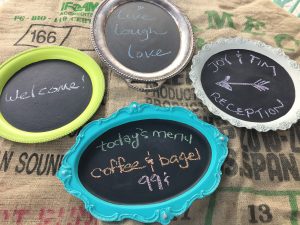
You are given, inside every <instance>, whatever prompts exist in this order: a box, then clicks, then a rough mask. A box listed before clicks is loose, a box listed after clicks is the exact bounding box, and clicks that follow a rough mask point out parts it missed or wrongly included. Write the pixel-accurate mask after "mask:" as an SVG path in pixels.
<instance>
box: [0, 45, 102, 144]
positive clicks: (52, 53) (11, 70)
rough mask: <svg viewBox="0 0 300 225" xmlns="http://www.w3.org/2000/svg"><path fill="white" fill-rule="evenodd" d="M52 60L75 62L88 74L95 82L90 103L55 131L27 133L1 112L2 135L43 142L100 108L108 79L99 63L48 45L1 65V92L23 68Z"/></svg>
mask: <svg viewBox="0 0 300 225" xmlns="http://www.w3.org/2000/svg"><path fill="white" fill-rule="evenodd" d="M49 59H58V60H65V61H69V62H72V63H74V64H76V65H78V66H80V67H81V68H82V69H84V70H85V71H86V72H87V74H88V75H89V77H90V79H91V83H92V89H93V90H92V97H91V100H90V103H89V105H88V106H87V107H86V109H85V110H84V111H83V113H82V114H81V115H80V116H78V117H77V118H76V119H75V120H73V121H72V122H70V123H69V124H66V125H64V126H62V127H60V128H57V129H55V130H51V131H47V132H27V131H23V130H20V129H17V128H15V127H14V126H12V125H11V124H9V123H8V122H7V121H6V120H5V119H4V117H3V116H2V114H0V136H1V137H4V138H6V139H9V140H11V141H15V142H21V143H40V142H46V141H51V140H54V139H57V138H60V137H63V136H65V135H67V134H69V133H71V132H72V131H74V130H76V129H78V128H79V127H80V126H82V125H83V124H84V123H86V122H87V121H88V120H89V119H90V118H91V117H92V116H93V114H94V113H95V112H96V110H97V109H98V107H99V105H100V103H101V101H102V99H103V96H104V90H105V80H104V75H103V73H102V70H101V69H100V67H99V65H98V64H97V63H96V62H95V61H94V60H93V59H92V58H91V57H90V56H88V55H87V54H85V53H83V52H80V51H78V50H76V49H72V48H66V47H58V46H46V47H39V48H35V49H30V50H27V51H24V52H21V53H20V54H17V55H15V56H14V57H12V58H10V59H8V60H7V61H6V62H4V63H3V64H2V65H0V94H1V93H2V90H3V88H4V86H5V84H6V83H7V81H8V80H9V79H10V78H11V77H12V76H14V74H15V73H16V72H17V71H19V70H20V69H22V68H23V67H25V66H27V65H29V64H32V63H35V62H39V61H43V60H49Z"/></svg>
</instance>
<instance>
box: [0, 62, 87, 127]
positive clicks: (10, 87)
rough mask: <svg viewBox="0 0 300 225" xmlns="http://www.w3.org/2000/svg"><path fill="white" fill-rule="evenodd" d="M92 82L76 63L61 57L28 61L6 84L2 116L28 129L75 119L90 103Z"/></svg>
mask: <svg viewBox="0 0 300 225" xmlns="http://www.w3.org/2000/svg"><path fill="white" fill-rule="evenodd" d="M91 97H92V83H91V80H90V78H89V76H88V74H87V73H86V72H85V71H84V70H83V69H82V68H81V67H79V66H78V65H76V64H73V63H71V62H68V61H63V60H44V61H40V62H37V63H33V64H30V65H28V66H26V67H24V68H22V69H21V70H19V71H18V72H17V73H15V74H14V76H13V77H12V78H11V79H10V80H9V81H8V82H7V83H6V85H5V87H4V88H3V91H2V93H1V97H0V109H1V113H2V116H3V117H4V119H5V120H7V122H8V123H10V124H11V125H12V126H14V127H16V128H18V129H20V130H24V131H28V132H46V131H51V130H54V129H57V128H59V127H62V126H64V125H66V124H68V123H70V122H71V121H73V120H74V119H76V118H77V117H78V116H79V115H80V114H81V113H83V111H84V110H85V108H86V107H87V106H88V104H89V103H90V100H91Z"/></svg>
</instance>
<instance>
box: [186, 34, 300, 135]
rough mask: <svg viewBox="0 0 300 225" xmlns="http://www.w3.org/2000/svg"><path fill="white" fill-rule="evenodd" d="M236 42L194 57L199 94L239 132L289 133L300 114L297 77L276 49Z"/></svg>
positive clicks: (192, 74)
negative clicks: (238, 128) (235, 125)
mask: <svg viewBox="0 0 300 225" xmlns="http://www.w3.org/2000/svg"><path fill="white" fill-rule="evenodd" d="M233 40H236V42H237V45H234V44H233V43H234V41H233ZM238 40H239V39H228V40H227V41H225V44H224V42H222V44H221V42H220V43H219V42H216V44H213V45H212V46H213V47H210V48H204V50H203V52H199V54H198V55H197V56H196V57H195V61H194V64H193V69H192V71H191V77H192V80H193V81H194V86H195V88H196V93H198V95H199V96H200V97H201V98H202V99H204V101H205V102H206V104H207V105H208V107H209V108H210V109H212V111H215V112H217V114H219V115H221V116H222V117H223V118H225V119H228V120H229V121H230V122H231V121H233V123H234V124H238V125H239V126H246V127H248V128H256V129H258V130H262V131H263V130H268V129H284V128H287V126H290V125H291V122H295V117H294V116H295V115H293V114H297V113H295V112H297V110H299V108H300V107H297V106H295V105H297V104H295V102H296V97H297V95H299V93H296V92H297V91H296V86H297V85H299V78H297V76H298V75H299V71H297V70H295V69H294V70H293V68H292V67H291V63H290V62H289V61H288V60H287V58H286V57H282V55H281V52H280V54H278V53H277V54H276V52H278V50H277V49H272V47H270V46H266V45H263V44H261V43H260V42H258V43H256V45H255V42H251V41H249V42H246V41H240V42H239V41H238ZM227 43H228V46H226V44H227ZM221 45H222V48H219V47H220V46H221ZM233 46H234V47H233ZM205 49H209V50H205ZM200 60H201V62H200ZM199 62H200V63H199ZM199 77H200V79H199ZM199 90H200V91H199ZM201 93H203V94H201ZM204 96H205V97H204ZM212 107H213V108H214V109H216V110H214V109H213V108H212ZM295 107H296V108H295ZM294 110H296V111H294ZM220 112H222V113H220ZM224 115H229V116H230V117H226V116H224ZM232 118H234V120H233V119H232ZM275 121H276V122H275ZM272 122H274V126H272V125H271V126H270V125H267V124H268V123H272ZM281 123H282V124H281ZM251 124H252V125H251ZM286 124H288V125H286Z"/></svg>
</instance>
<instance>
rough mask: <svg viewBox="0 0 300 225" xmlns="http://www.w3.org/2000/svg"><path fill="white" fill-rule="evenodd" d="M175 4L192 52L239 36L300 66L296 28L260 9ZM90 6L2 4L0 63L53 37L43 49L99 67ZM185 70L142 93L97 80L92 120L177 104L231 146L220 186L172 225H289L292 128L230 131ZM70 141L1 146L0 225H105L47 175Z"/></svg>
mask: <svg viewBox="0 0 300 225" xmlns="http://www.w3.org/2000/svg"><path fill="white" fill-rule="evenodd" d="M174 3H175V4H176V5H177V6H178V7H179V8H180V9H181V10H182V11H183V12H184V13H185V14H186V15H187V16H188V17H189V18H190V20H191V22H192V24H193V27H194V32H195V37H196V43H197V47H198V49H200V48H201V46H202V45H203V44H204V43H206V42H210V41H213V40H215V39H217V38H219V37H230V36H242V37H245V38H250V39H258V40H262V41H264V42H266V43H268V44H270V45H273V46H277V47H281V48H283V49H284V50H285V51H286V53H287V54H288V55H289V56H290V57H291V58H293V59H295V60H297V61H298V62H300V29H299V27H300V20H299V19H298V18H296V17H294V16H292V15H290V14H288V13H287V12H285V11H284V10H283V9H281V8H279V7H278V6H276V5H275V4H273V3H272V2H271V1H269V0H253V1H252V0H239V1H238V0H219V1H199V0H185V1H183V0H176V1H174ZM97 4H98V3H97V2H96V1H95V2H90V1H89V0H68V1H67V0H56V1H43V2H42V1H41V0H23V1H19V0H7V1H5V2H4V3H3V4H2V5H0V62H3V61H4V60H6V59H7V58H8V57H10V56H13V55H14V54H16V53H18V52H20V51H23V50H25V49H28V48H32V47H37V46H41V45H45V44H49V43H47V40H46V41H45V42H42V40H41V39H40V40H38V39H37V38H38V37H37V33H38V32H40V31H42V33H40V34H46V35H48V34H49V33H50V32H55V42H53V43H50V44H55V45H64V46H68V47H73V48H77V49H80V50H82V51H84V52H86V53H88V54H89V55H91V56H92V57H93V58H94V59H95V60H96V61H97V62H99V59H98V57H97V56H96V54H95V52H94V50H93V48H92V46H91V42H90V39H89V23H90V19H91V15H92V12H93V10H94V8H95V7H96V5H97ZM34 34H36V35H35V36H34ZM51 34H54V33H51ZM51 40H52V41H53V39H51ZM40 42H42V43H40ZM50 42H51V41H50ZM99 63H100V62H99ZM189 70H190V65H188V66H187V68H186V70H185V71H183V72H182V73H181V74H179V75H178V76H176V77H174V78H173V79H171V80H169V81H168V82H166V83H165V84H164V85H163V87H162V88H161V89H160V90H159V91H156V92H151V93H150V92H149V93H140V92H137V91H135V90H132V89H129V88H128V87H127V85H126V84H125V82H124V81H123V80H121V79H120V78H118V77H117V76H115V75H114V74H112V72H110V71H106V73H105V74H106V80H107V94H106V98H105V100H104V102H103V104H102V105H101V107H100V108H99V110H98V112H97V113H96V115H95V116H94V117H93V118H92V119H96V118H100V117H103V116H108V115H110V114H111V113H113V112H114V111H115V110H117V109H119V108H121V107H123V106H125V105H128V104H129V103H130V102H132V101H138V102H147V103H153V104H157V105H162V106H170V105H181V106H184V107H186V108H188V109H190V110H192V111H194V112H195V113H197V114H198V115H199V117H200V118H202V119H203V120H205V121H208V122H209V123H212V124H214V125H215V126H217V127H218V128H219V129H220V130H221V131H222V132H224V133H225V134H226V135H228V136H229V137H230V142H229V148H230V150H229V156H228V159H227V160H226V163H225V164H224V167H223V179H222V182H221V185H220V187H219V188H218V190H217V191H216V192H215V193H214V194H213V195H212V196H211V197H208V198H205V199H203V200H198V201H197V202H195V203H194V204H193V205H192V207H191V208H190V209H189V210H188V211H187V212H186V213H185V214H184V215H182V216H180V217H179V218H177V219H175V220H174V221H173V222H172V224H174V225H181V224H182V225H183V224H187V225H196V224H197V225H202V224H205V225H210V224H230V225H234V224H280V225H282V224H293V225H295V224H298V218H299V216H300V215H298V202H299V201H300V188H299V181H300V173H299V167H300V124H299V123H298V124H296V125H294V126H293V127H292V128H291V129H289V130H287V131H279V132H268V133H259V132H256V131H254V130H247V129H239V128H235V127H233V126H231V125H230V124H228V122H226V121H223V120H221V119H219V118H217V117H215V116H213V115H212V114H211V113H209V112H208V110H207V108H206V107H205V106H203V104H202V103H201V102H200V101H199V100H198V99H197V98H196V97H195V95H194V90H193V88H192V86H191V82H190V80H189V78H188V72H189ZM76 134H77V133H76V132H74V133H72V134H71V135H69V136H66V137H64V138H61V139H59V140H56V141H52V142H49V143H45V144H34V145H25V144H18V143H13V142H10V141H7V140H3V139H0V224H1V225H2V224H18V225H19V224H30V225H31V224H32V225H46V224H50V225H52V224H53V225H83V224H84V225H94V224H108V223H104V222H101V221H97V220H96V219H94V218H93V217H92V216H91V215H90V214H89V213H87V212H86V211H85V210H84V206H83V204H82V203H81V202H80V201H79V200H77V199H76V198H74V197H72V196H71V195H69V194H68V193H67V192H66V191H65V190H64V188H63V186H62V184H61V183H60V182H59V181H58V180H57V179H56V177H55V176H54V175H55V173H56V171H57V169H58V167H59V166H60V163H61V160H62V157H63V155H64V154H65V152H66V151H67V150H68V149H69V148H70V147H71V145H72V144H73V143H74V141H75V136H76ZM112 224H119V223H112ZM120 224H128V225H129V224H139V223H138V222H134V221H123V222H120Z"/></svg>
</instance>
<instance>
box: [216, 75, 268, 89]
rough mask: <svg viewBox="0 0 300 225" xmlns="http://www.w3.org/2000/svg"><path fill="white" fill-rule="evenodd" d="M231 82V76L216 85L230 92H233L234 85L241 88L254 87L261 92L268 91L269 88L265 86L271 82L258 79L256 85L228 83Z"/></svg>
mask: <svg viewBox="0 0 300 225" xmlns="http://www.w3.org/2000/svg"><path fill="white" fill-rule="evenodd" d="M229 80H230V76H226V77H225V79H224V80H222V81H220V82H217V83H216V85H218V86H220V87H223V88H225V89H227V90H229V91H232V86H233V85H239V86H252V87H254V88H256V89H257V90H259V91H268V90H269V88H268V87H266V86H265V85H266V84H268V83H270V81H266V80H263V79H258V80H257V81H255V82H254V83H233V82H228V81H229Z"/></svg>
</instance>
